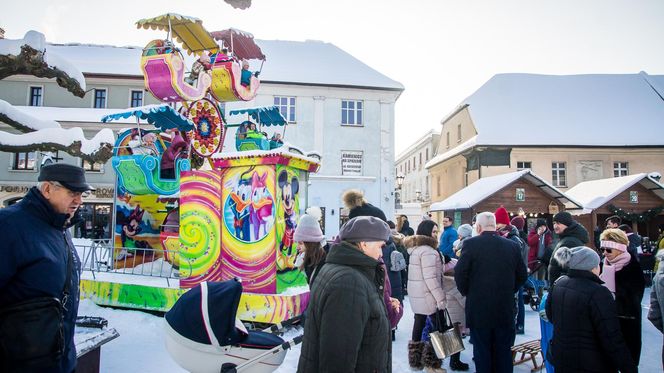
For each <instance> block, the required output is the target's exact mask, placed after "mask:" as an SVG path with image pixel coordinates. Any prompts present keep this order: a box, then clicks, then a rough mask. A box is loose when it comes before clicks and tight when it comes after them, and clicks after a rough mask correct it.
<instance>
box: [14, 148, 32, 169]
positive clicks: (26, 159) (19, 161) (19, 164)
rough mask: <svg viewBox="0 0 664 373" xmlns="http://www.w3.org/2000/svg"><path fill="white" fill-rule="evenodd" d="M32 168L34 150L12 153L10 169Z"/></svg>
mask: <svg viewBox="0 0 664 373" xmlns="http://www.w3.org/2000/svg"><path fill="white" fill-rule="evenodd" d="M34 169H35V152H29V153H14V162H13V163H12V170H34Z"/></svg>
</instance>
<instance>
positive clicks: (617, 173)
mask: <svg viewBox="0 0 664 373" xmlns="http://www.w3.org/2000/svg"><path fill="white" fill-rule="evenodd" d="M628 165H629V164H628V163H627V162H613V177H621V176H627V175H629V168H628Z"/></svg>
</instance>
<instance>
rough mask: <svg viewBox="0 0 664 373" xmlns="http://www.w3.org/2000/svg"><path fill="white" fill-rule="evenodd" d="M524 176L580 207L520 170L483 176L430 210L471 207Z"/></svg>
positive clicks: (532, 174) (567, 203) (551, 187)
mask: <svg viewBox="0 0 664 373" xmlns="http://www.w3.org/2000/svg"><path fill="white" fill-rule="evenodd" d="M522 177H523V178H525V179H526V180H528V181H530V182H531V183H533V184H534V185H535V186H536V187H538V188H540V189H542V191H543V192H544V193H546V194H548V195H549V196H551V197H552V198H555V199H557V200H558V201H560V202H562V203H565V205H566V207H568V206H569V207H577V208H579V207H581V204H579V203H578V202H576V201H575V200H574V199H572V198H570V197H569V196H567V195H565V194H564V193H563V192H561V191H559V190H558V189H556V188H555V187H554V186H552V185H551V184H549V183H548V182H546V181H545V180H543V179H542V178H540V177H539V176H537V175H535V174H534V173H533V172H532V171H531V170H521V171H516V172H510V173H506V174H501V175H496V176H489V177H483V178H481V179H479V180H477V181H475V182H474V183H472V184H470V185H468V186H467V187H465V188H463V189H461V190H460V191H458V192H456V193H454V194H452V195H451V196H449V197H447V198H446V199H444V200H443V201H440V202H435V203H432V204H431V207H430V208H429V210H430V211H444V210H464V209H469V208H472V207H473V206H475V205H477V204H478V203H480V202H482V201H484V200H485V199H487V198H489V197H490V196H492V195H493V194H494V193H496V192H497V191H499V190H501V189H503V188H504V187H506V186H508V185H509V184H511V183H513V182H514V181H516V180H518V179H520V178H522Z"/></svg>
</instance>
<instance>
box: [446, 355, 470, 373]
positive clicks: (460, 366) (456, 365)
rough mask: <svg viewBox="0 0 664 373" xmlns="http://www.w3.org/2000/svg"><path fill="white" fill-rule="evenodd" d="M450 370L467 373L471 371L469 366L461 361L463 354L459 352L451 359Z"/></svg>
mask: <svg viewBox="0 0 664 373" xmlns="http://www.w3.org/2000/svg"><path fill="white" fill-rule="evenodd" d="M450 369H452V370H459V371H462V372H465V371H467V370H468V369H470V367H469V366H468V364H466V363H464V362H462V361H461V353H460V352H457V353H456V354H454V355H452V356H451V357H450Z"/></svg>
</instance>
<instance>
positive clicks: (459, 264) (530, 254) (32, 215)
mask: <svg viewBox="0 0 664 373" xmlns="http://www.w3.org/2000/svg"><path fill="white" fill-rule="evenodd" d="M38 181H39V183H38V185H37V186H36V187H33V188H32V189H30V191H29V192H28V194H27V195H26V196H25V197H24V198H23V199H22V200H21V201H20V202H19V203H17V204H15V205H13V206H11V207H8V208H6V209H2V210H0V220H1V221H3V222H4V224H3V225H2V227H3V229H5V233H6V234H5V235H4V236H3V237H5V239H6V245H5V246H6V250H5V260H3V261H1V262H0V288H2V289H3V291H2V292H0V307H1V308H3V318H2V319H0V338H2V340H15V339H19V338H20V340H23V341H27V342H28V343H30V346H31V348H30V349H26V348H24V346H21V345H19V344H16V345H15V346H13V347H12V345H10V344H6V343H2V348H0V370H1V371H53V372H72V371H74V368H75V364H76V363H75V362H76V357H75V348H74V345H73V330H74V321H75V318H76V314H77V309H78V282H79V274H80V270H81V269H80V268H81V267H80V259H79V258H78V255H77V253H76V250H75V249H74V247H73V244H72V241H71V236H70V233H69V230H68V228H69V227H71V226H72V225H73V224H76V217H77V215H76V211H77V210H78V208H79V207H80V205H81V203H82V198H83V197H84V196H85V195H86V194H88V193H89V191H90V190H93V188H92V187H91V186H90V185H89V184H88V183H87V182H86V179H85V171H84V170H83V169H82V168H81V167H77V166H71V165H66V164H53V165H48V166H44V167H42V169H41V172H40V174H39V177H38ZM343 202H344V204H345V205H346V207H347V208H348V210H349V216H348V217H349V220H348V221H347V222H346V223H345V224H344V225H343V226H342V227H341V229H340V232H339V235H338V237H336V239H335V240H334V241H333V242H331V243H328V242H327V241H326V239H325V236H324V234H323V232H322V230H321V226H320V216H317V215H316V214H313V213H312V212H310V211H309V210H308V211H307V213H305V214H303V215H302V216H301V217H300V219H299V222H298V225H297V227H296V228H295V231H294V234H293V239H294V241H295V242H296V243H297V251H298V257H297V260H296V265H297V266H298V267H299V268H300V269H301V270H302V271H303V272H304V274H305V275H306V279H307V282H308V284H309V287H310V290H311V294H310V300H309V304H308V306H307V310H306V312H305V314H304V318H303V319H302V323H303V324H304V338H303V344H302V349H301V354H300V358H299V364H298V372H302V373H304V372H330V371H344V372H346V371H348V372H391V371H392V358H393V356H394V355H399V356H405V355H407V360H408V364H409V366H410V367H411V369H412V370H416V371H417V370H424V371H425V372H428V373H431V372H435V373H441V372H445V369H444V368H443V367H442V366H443V359H441V358H440V355H441V352H440V351H439V349H437V347H440V346H438V344H436V343H434V340H436V341H437V338H439V335H440V333H447V332H449V331H450V330H454V331H455V332H456V335H457V336H458V337H459V338H461V337H464V338H465V337H466V336H469V337H470V338H469V340H468V342H469V343H470V345H472V352H473V361H474V365H475V368H476V370H477V372H511V371H512V369H513V365H512V364H513V362H512V352H511V346H513V345H514V342H515V338H516V334H518V333H520V332H523V328H524V320H523V316H521V313H523V312H524V311H523V290H524V288H523V286H524V283H525V281H526V278H527V276H528V273H529V272H530V276H535V277H537V278H541V279H545V280H548V282H549V287H548V293H547V294H546V296H545V299H543V300H542V304H541V307H542V309H543V311H542V312H541V313H540V314H541V317H542V319H543V322H542V331H541V335H542V340H541V346H542V349H543V351H544V356H545V357H546V367H547V372H553V371H555V372H618V371H620V372H637V371H638V365H639V362H640V357H641V347H642V341H641V328H642V322H643V320H642V317H641V314H642V313H641V312H642V311H641V300H642V298H643V295H644V291H645V280H644V276H643V273H642V271H641V267H640V265H639V263H638V258H637V255H636V250H635V249H636V248H635V247H633V245H634V243H635V242H636V240H635V238H630V237H635V234H634V233H632V232H631V231H629V230H627V232H626V229H624V227H623V224H622V222H621V221H619V219H618V220H617V219H616V218H617V217H610V218H609V219H607V221H606V229H605V230H603V231H602V232H601V233H600V234H599V240H598V246H597V248H598V250H596V249H593V248H591V247H590V246H589V235H588V232H587V231H586V229H585V228H584V227H583V226H582V225H581V224H579V223H578V222H576V221H575V220H574V218H573V217H572V215H570V214H569V213H568V212H559V213H557V214H555V215H554V216H553V218H552V221H553V224H552V225H553V232H554V233H555V238H554V235H553V234H552V233H551V230H550V229H549V226H548V224H547V221H546V220H544V219H538V220H537V221H536V223H535V224H534V225H532V226H531V228H530V231H529V232H527V233H526V232H525V231H524V229H526V228H527V226H526V224H525V220H524V219H523V218H521V217H518V216H517V217H514V218H512V219H511V220H510V218H509V215H508V213H507V211H506V209H505V208H503V207H502V206H501V207H500V208H498V209H497V210H496V211H495V212H482V213H479V214H477V215H476V216H475V217H474V218H473V220H472V221H471V222H467V223H465V224H458V227H456V228H455V227H454V222H453V221H452V220H451V219H449V217H445V218H444V219H443V221H442V223H443V224H442V227H439V226H438V224H437V223H436V222H435V221H433V220H432V219H431V216H429V215H425V216H424V217H423V219H422V221H421V222H420V223H419V224H418V225H417V227H416V229H413V228H412V227H410V223H409V221H408V219H407V218H406V217H405V216H399V217H397V218H396V219H395V220H396V223H394V222H392V221H389V220H388V219H387V217H386V215H385V214H384V212H383V211H382V210H381V209H380V208H378V207H376V206H374V205H372V204H370V203H369V202H368V201H367V200H366V199H365V198H364V196H363V194H362V192H361V191H358V190H349V191H347V192H346V193H345V194H344V196H343ZM318 215H320V214H318ZM457 223H458V222H457ZM26 229H27V230H26ZM26 232H27V234H26ZM630 233H631V234H630ZM660 246H662V245H661V244H660ZM657 256H658V258H659V259H662V258H664V251H660V253H659V254H657ZM43 258H48V260H43ZM405 296H408V301H409V302H408V303H404V299H405V298H404V297H405ZM650 299H651V306H650V310H649V313H648V319H649V320H650V321H651V322H652V323H653V325H654V326H655V327H656V328H657V329H659V330H660V331H662V330H664V322H663V315H664V266H659V267H658V269H657V273H656V275H655V278H654V279H653V286H652V291H651V294H650ZM54 300H55V302H56V303H57V304H60V305H61V307H55V306H54V303H53V301H54ZM36 301H38V303H35V302H36ZM407 304H410V308H411V311H412V313H413V315H414V316H413V317H414V319H413V326H412V330H411V333H410V340H409V341H408V348H407V351H395V350H393V348H392V342H393V341H394V340H395V337H396V335H395V333H394V331H395V329H396V328H397V327H398V325H399V322H400V321H401V319H402V317H403V315H404V306H406V305H407ZM26 307H28V308H26ZM26 309H29V310H30V312H29V313H26V312H25V310H26ZM54 311H57V312H54ZM36 313H40V314H39V318H40V320H44V322H43V323H42V324H40V328H39V329H35V328H34V327H31V326H30V325H33V324H31V323H33V321H32V320H34V318H35V317H37V314H36ZM53 351H56V352H57V353H51V352H53ZM36 354H41V355H36ZM662 362H663V367H664V349H663V350H662ZM449 367H450V369H452V370H454V371H468V370H469V368H470V366H469V364H468V363H467V362H463V361H462V360H461V355H460V353H459V351H458V350H455V351H451V352H450V353H449ZM17 369H18V370H17Z"/></svg>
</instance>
